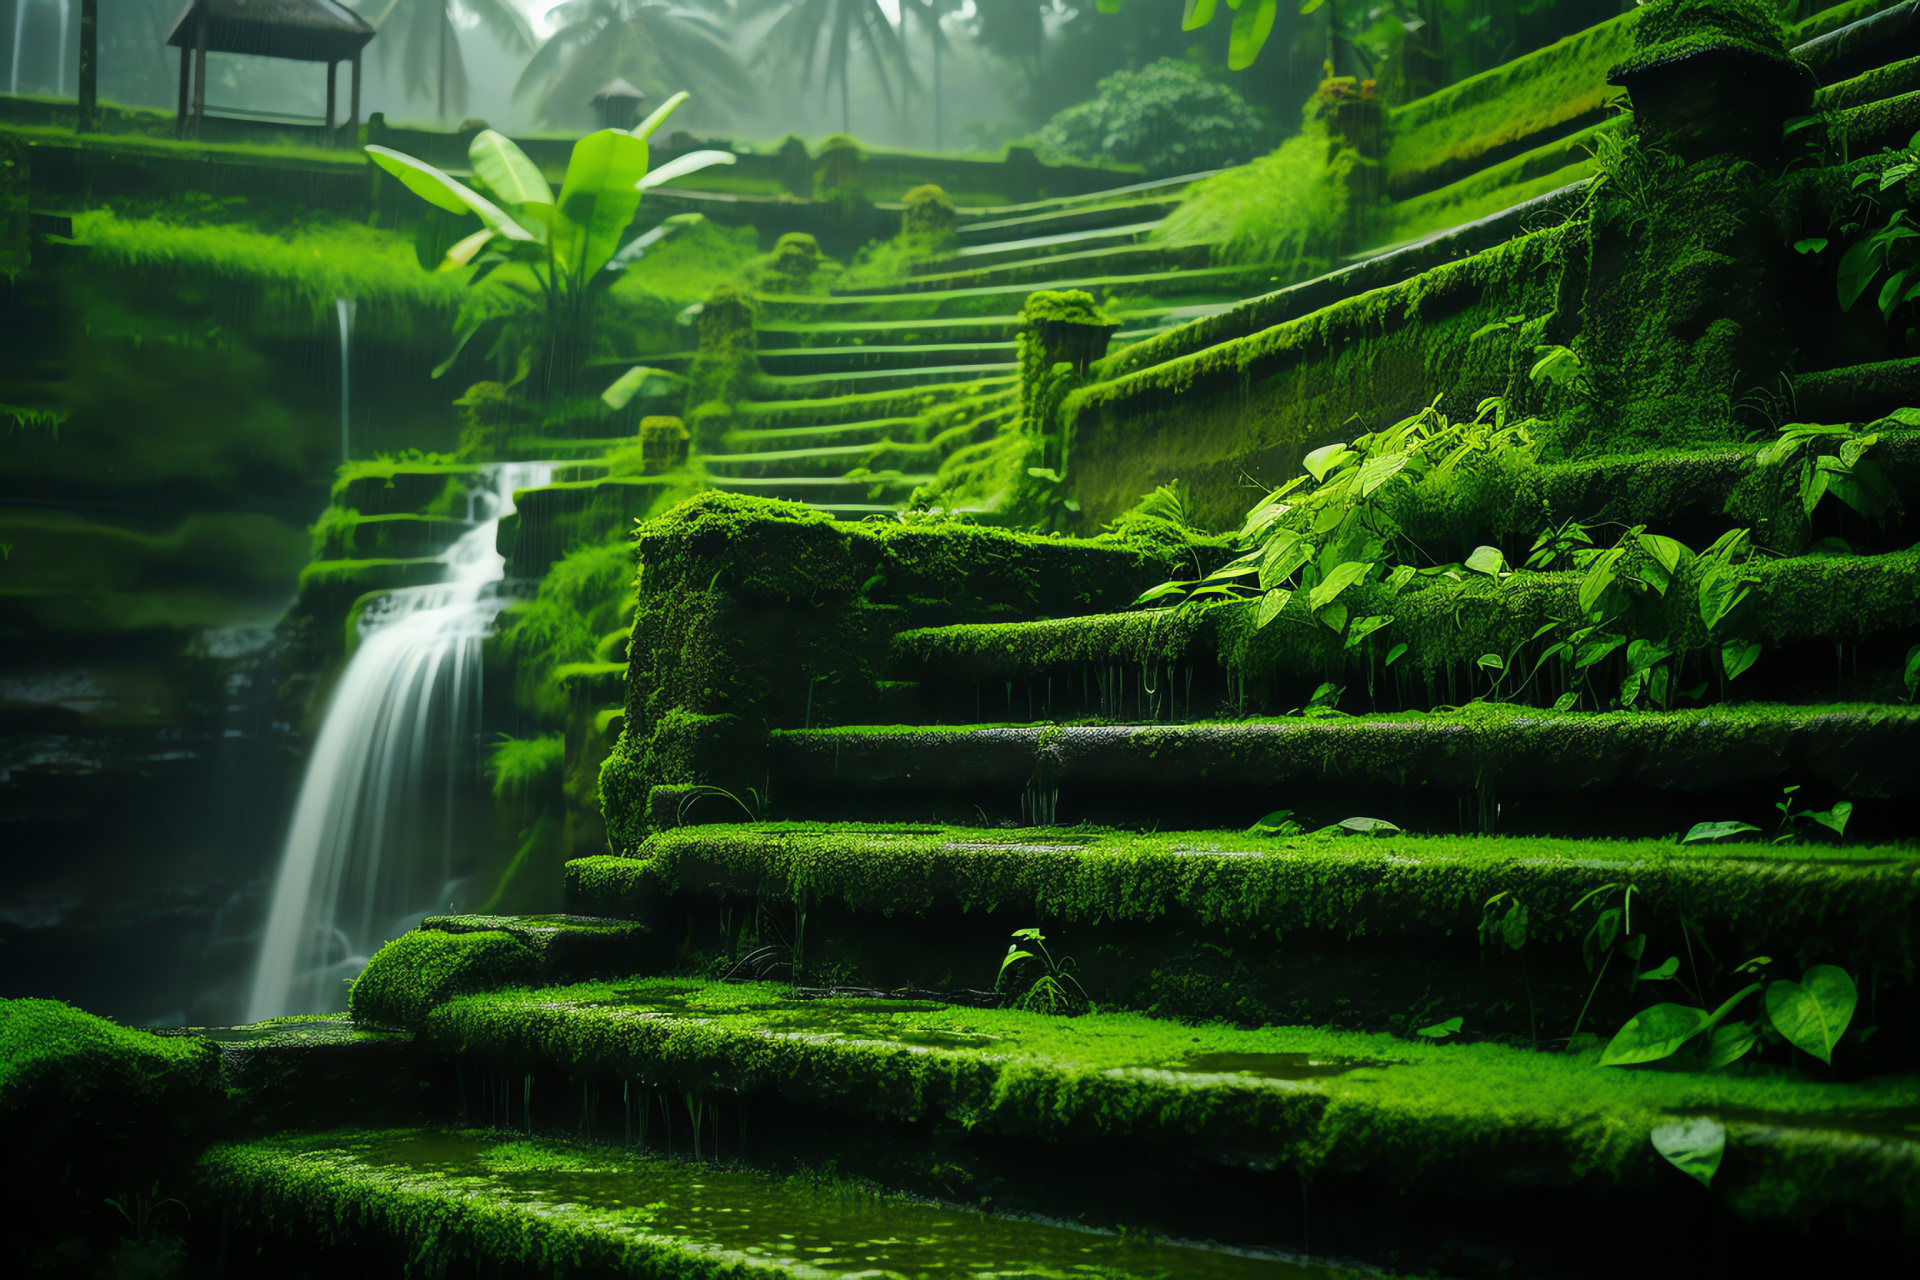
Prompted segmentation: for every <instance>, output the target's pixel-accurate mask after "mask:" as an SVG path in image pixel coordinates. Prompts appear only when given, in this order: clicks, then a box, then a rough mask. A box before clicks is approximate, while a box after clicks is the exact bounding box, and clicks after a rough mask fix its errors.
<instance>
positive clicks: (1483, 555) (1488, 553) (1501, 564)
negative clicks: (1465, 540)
mask: <svg viewBox="0 0 1920 1280" xmlns="http://www.w3.org/2000/svg"><path fill="white" fill-rule="evenodd" d="M1506 567H1507V558H1506V557H1505V556H1504V555H1502V554H1500V548H1498V547H1475V548H1474V549H1473V554H1472V555H1470V556H1468V557H1467V568H1469V569H1471V570H1473V571H1474V572H1475V573H1484V574H1486V575H1487V576H1488V577H1497V576H1498V575H1499V573H1500V571H1501V570H1502V569H1504V568H1506Z"/></svg>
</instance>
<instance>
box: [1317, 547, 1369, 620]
mask: <svg viewBox="0 0 1920 1280" xmlns="http://www.w3.org/2000/svg"><path fill="white" fill-rule="evenodd" d="M1371 568H1373V566H1372V565H1371V564H1369V563H1368V562H1366V561H1364V560H1349V561H1347V562H1346V563H1345V564H1343V565H1339V566H1337V567H1336V568H1335V569H1334V571H1333V572H1332V573H1329V574H1328V575H1327V576H1326V577H1325V578H1322V579H1321V580H1320V581H1319V582H1318V583H1316V584H1315V585H1314V587H1313V590H1311V591H1309V592H1308V593H1307V607H1308V608H1309V609H1311V610H1312V611H1313V612H1315V613H1318V612H1319V611H1320V610H1322V609H1324V608H1326V607H1327V606H1328V605H1330V604H1332V603H1333V602H1334V601H1335V600H1336V599H1338V598H1339V596H1340V593H1341V592H1343V591H1345V590H1346V589H1347V588H1348V587H1350V586H1352V585H1353V584H1354V583H1356V582H1358V581H1360V579H1361V578H1364V577H1365V576H1366V574H1367V570H1369V569H1371Z"/></svg>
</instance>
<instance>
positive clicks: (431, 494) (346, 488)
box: [333, 462, 479, 516]
mask: <svg viewBox="0 0 1920 1280" xmlns="http://www.w3.org/2000/svg"><path fill="white" fill-rule="evenodd" d="M478 472H479V468H478V467H470V466H459V465H452V464H439V463H407V462H354V463H349V464H348V465H347V466H346V467H345V468H344V469H343V472H342V474H341V476H340V478H339V479H337V480H335V481H334V482H333V505H334V506H336V507H346V508H350V509H352V510H355V511H358V512H360V513H361V514H362V515H367V516H378V515H398V514H401V513H403V512H412V513H428V514H433V515H448V516H454V515H464V514H465V512H466V505H467V504H466V495H467V490H468V485H469V482H470V481H471V480H472V479H473V478H474V476H476V475H477V474H478Z"/></svg>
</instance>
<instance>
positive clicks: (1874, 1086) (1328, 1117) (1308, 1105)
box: [425, 980, 1920, 1220]
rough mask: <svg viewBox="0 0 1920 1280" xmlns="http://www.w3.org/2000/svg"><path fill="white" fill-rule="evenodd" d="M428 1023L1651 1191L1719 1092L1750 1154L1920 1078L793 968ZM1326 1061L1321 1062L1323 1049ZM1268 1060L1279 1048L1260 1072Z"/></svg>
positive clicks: (657, 1070)
mask: <svg viewBox="0 0 1920 1280" xmlns="http://www.w3.org/2000/svg"><path fill="white" fill-rule="evenodd" d="M636 1015H645V1016H636ZM425 1029H426V1033H427V1035H428V1037H429V1038H430V1040H431V1041H432V1042H433V1043H435V1044H436V1045H438V1046H440V1047H441V1048H442V1049H443V1050H444V1051H449V1052H450V1051H454V1050H458V1051H461V1052H466V1053H475V1054H480V1055H483V1056H485V1057H487V1058H489V1059H492V1060H494V1061H502V1062H506V1063H524V1064H527V1065H528V1066H529V1067H534V1066H535V1065H536V1064H538V1066H539V1069H542V1070H552V1069H558V1070H561V1071H565V1072H568V1073H571V1074H572V1075H574V1076H576V1077H588V1076H608V1077H616V1078H637V1079H639V1080H641V1081H643V1082H646V1083H649V1084H654V1085H656V1086H661V1085H664V1086H669V1087H673V1086H682V1085H691V1084H692V1083H693V1082H695V1081H698V1082H700V1083H702V1084H704V1085H706V1086H707V1087H714V1086H718V1087H720V1088H723V1089H728V1090H735V1091H742V1092H745V1091H752V1090H758V1089H772V1088H777V1089H778V1090H780V1092H781V1093H782V1094H783V1095H784V1096H785V1097H787V1098H789V1099H794V1100H802V1101H813V1102H818V1103H823V1104H826V1105H829V1106H832V1107H835V1108H837V1109H840V1110H842V1111H847V1112H851V1113H853V1114H855V1115H874V1116H880V1115H885V1116H899V1117H911V1118H921V1119H927V1120H945V1121H949V1122H958V1123H961V1124H965V1125H967V1126H968V1127H970V1128H975V1129H979V1130H984V1131H986V1132H990V1133H999V1134H1025V1135H1035V1136H1047V1137H1066V1136H1069V1135H1072V1136H1077V1137H1083V1138H1090V1137H1108V1138H1126V1139H1131V1140H1134V1141H1159V1142H1168V1143H1176V1144H1205V1143H1209V1142H1219V1141H1226V1142H1230V1144H1231V1148H1232V1150H1234V1151H1235V1152H1241V1153H1248V1154H1253V1153H1258V1154H1259V1158H1260V1159H1261V1160H1262V1162H1263V1163H1265V1162H1269V1161H1270V1162H1272V1163H1273V1164H1277V1165H1279V1166H1280V1167H1291V1168H1294V1169H1298V1170H1300V1171H1301V1172H1303V1173H1304V1172H1312V1171H1314V1170H1316V1169H1322V1168H1339V1169H1343V1170H1346V1171H1349V1172H1354V1171H1365V1172H1366V1173H1368V1174H1370V1175H1372V1176H1374V1177H1378V1178H1380V1179H1382V1180H1383V1181H1384V1182H1385V1183H1386V1184H1387V1185H1389V1186H1393V1187H1397V1188H1402V1189H1407V1190H1415V1189H1421V1188H1440V1187H1445V1186H1448V1185H1452V1186H1456V1187H1457V1186H1458V1185H1459V1182H1460V1180H1461V1179H1463V1178H1466V1179H1472V1178H1476V1177H1479V1176H1481V1174H1482V1173H1483V1172H1484V1171H1485V1170H1487V1169H1489V1168H1514V1167H1528V1168H1541V1167H1545V1168H1551V1169H1554V1170H1555V1171H1556V1180H1564V1181H1562V1182H1561V1185H1563V1186H1572V1187H1577V1188H1581V1189H1583V1190H1585V1191H1587V1192H1589V1193H1597V1192H1600V1191H1601V1190H1602V1189H1609V1190H1613V1191H1620V1190H1632V1191H1636V1192H1640V1191H1645V1190H1648V1189H1650V1188H1652V1187H1654V1186H1657V1185H1662V1184H1660V1183H1659V1182H1657V1181H1656V1180H1657V1179H1659V1178H1662V1177H1671V1176H1672V1172H1673V1171H1672V1170H1671V1169H1667V1168H1665V1167H1664V1166H1663V1165H1662V1163H1661V1162H1660V1160H1659V1157H1658V1156H1657V1155H1655V1154H1654V1153H1653V1151H1652V1149H1651V1147H1650V1145H1649V1144H1648V1142H1647V1137H1646V1135H1647V1134H1648V1132H1649V1131H1650V1130H1651V1129H1652V1128H1654V1127H1655V1126H1656V1125H1659V1124H1661V1123H1664V1121H1665V1118H1666V1117H1667V1116H1669V1115H1670V1114H1672V1113H1673V1112H1675V1111H1681V1110H1687V1111H1695V1112H1697V1111H1706V1112H1709V1113H1714V1112H1719V1113H1722V1114H1724V1115H1725V1116H1726V1117H1727V1120H1728V1122H1729V1130H1730V1137H1729V1146H1730V1150H1731V1151H1732V1152H1735V1153H1737V1152H1740V1151H1743V1150H1746V1149H1748V1147H1749V1144H1763V1143H1765V1142H1767V1141H1768V1140H1769V1138H1770V1136H1771V1135H1770V1133H1769V1132H1768V1130H1767V1126H1766V1123H1765V1122H1760V1123H1755V1122H1754V1121H1752V1120H1746V1121H1743V1120H1742V1119H1741V1118H1740V1117H1741V1116H1742V1115H1746V1116H1752V1115H1754V1114H1756V1113H1764V1114H1765V1115H1767V1116H1769V1117H1779V1121H1776V1123H1778V1122H1781V1121H1785V1119H1786V1118H1787V1117H1794V1118H1795V1119H1794V1120H1793V1121H1792V1127H1805V1128H1809V1129H1818V1128H1821V1127H1822V1126H1823V1124H1828V1125H1830V1124H1835V1123H1838V1117H1840V1116H1842V1115H1846V1114H1848V1113H1849V1111H1851V1112H1852V1113H1853V1114H1855V1115H1858V1114H1861V1113H1863V1112H1868V1113H1873V1112H1878V1113H1884V1112H1886V1111H1889V1110H1893V1109H1899V1108H1906V1107H1912V1106H1914V1105H1915V1103H1916V1100H1920V1077H1914V1076H1896V1077H1889V1078H1886V1079H1882V1080H1876V1081H1870V1082H1863V1083H1858V1084H1850V1085H1848V1084H1829V1083H1825V1082H1821V1083H1814V1082H1811V1081H1807V1080H1804V1079H1801V1078H1797V1077H1796V1076H1794V1075H1792V1074H1767V1075H1762V1074H1742V1073H1705V1072H1691V1071H1631V1070H1618V1069H1614V1070H1603V1069H1601V1068H1599V1067H1598V1066H1597V1065H1596V1061H1597V1053H1596V1052H1595V1051H1587V1052H1571V1053H1564V1054H1557V1055H1553V1054H1534V1053H1527V1052H1523V1051H1517V1050H1512V1049H1507V1048H1504V1047H1501V1046H1497V1045H1490V1044H1478V1045H1456V1046H1432V1045H1425V1044H1415V1043H1409V1042H1407V1041H1402V1040H1396V1039H1394V1038H1392V1037H1389V1036H1382V1035H1367V1034H1356V1033H1341V1032H1330V1031H1321V1030H1315V1029H1311V1028H1304V1027H1267V1028H1262V1029H1260V1030H1257V1031H1246V1030H1236V1029H1233V1028H1229V1027H1225V1026H1222V1025H1219V1024H1211V1025H1207V1026H1201V1027H1188V1026H1182V1025H1180V1024H1177V1023H1168V1022H1160V1021H1155V1020H1152V1019H1148V1018H1144V1017H1140V1016H1138V1015H1132V1014H1106V1013H1098V1014H1092V1015H1089V1016H1086V1017H1080V1018H1071V1019H1068V1018H1050V1017H1047V1016H1045V1015H1040V1014H1030V1013H1020V1012H1014V1011H1003V1010H972V1009H958V1008H943V1007H940V1006H929V1005H925V1004H913V1003H909V1002H889V1001H835V1000H809V1001H804V1002H796V1001H790V1000H788V999H787V998H786V996H785V989H784V988H773V987H767V986H753V985H732V984H721V985H709V986H699V987H691V988H690V987H689V985H688V984H687V983H686V982H685V981H684V980H679V981H674V980H630V981H628V982H624V983H619V984H610V985H599V986H583V987H575V988H567V989H561V990H548V991H543V992H541V993H539V994H538V996H527V995H521V994H517V993H503V994H497V995H485V996H475V997H469V998H467V999H464V1000H459V1001H455V1002H453V1003H451V1004H448V1005H445V1006H442V1007H441V1008H439V1009H438V1010H436V1011H435V1012H434V1013H433V1015H431V1017H430V1018H429V1019H428V1021H427V1024H426V1028H425ZM1229 1054H1230V1055H1246V1056H1244V1057H1240V1058H1239V1059H1238V1064H1239V1065H1244V1066H1252V1067H1253V1069H1252V1070H1243V1071H1241V1072H1240V1073H1236V1072H1235V1070H1234V1068H1233V1067H1229V1068H1227V1069H1226V1070H1221V1069H1220V1068H1218V1067H1214V1068H1213V1069H1211V1070H1209V1064H1210V1063H1213V1062H1218V1061H1221V1059H1220V1058H1217V1057H1215V1055H1229ZM1279 1055H1289V1056H1279ZM1303 1055H1304V1056H1303ZM1229 1061H1231V1060H1229ZM1308 1062H1319V1063H1322V1064H1325V1065H1324V1066H1323V1067H1322V1069H1321V1070H1319V1071H1309V1070H1306V1069H1305V1067H1306V1064H1307V1063H1308ZM1261 1063H1266V1064H1271V1065H1270V1066H1269V1067H1268V1068H1267V1074H1265V1075H1263V1074H1262V1073H1261V1071H1260V1068H1259V1066H1258V1065H1257V1064H1261ZM1327 1067H1331V1068H1333V1070H1331V1071H1329V1070H1327V1069H1326V1068H1327ZM1342 1068H1344V1069H1342ZM1303 1076H1304V1077H1305V1078H1301V1077H1303ZM1276 1077H1277V1078H1276ZM1289 1077H1291V1078H1289ZM1828 1117H1832V1119H1831V1120H1829V1119H1827V1118H1828ZM1176 1149H1177V1148H1176ZM1878 1149H1879V1148H1878V1143H1877V1142H1874V1141H1872V1140H1867V1141H1863V1142H1861V1143H1859V1144H1857V1145H1856V1147H1855V1149H1854V1150H1853V1151H1852V1152H1850V1153H1849V1155H1850V1156H1851V1157H1852V1159H1851V1160H1849V1162H1848V1163H1849V1164H1850V1165H1851V1166H1852V1167H1853V1169H1855V1170H1856V1171H1858V1172H1860V1173H1867V1174H1868V1176H1865V1177H1861V1178H1859V1179H1858V1180H1857V1181H1855V1182H1854V1183H1853V1184H1852V1185H1853V1187H1854V1188H1855V1189H1856V1191H1857V1193H1858V1194H1859V1195H1861V1196H1862V1197H1865V1198H1870V1199H1872V1200H1873V1201H1874V1202H1875V1203H1879V1204H1886V1203H1891V1204H1893V1205H1896V1206H1904V1205H1905V1204H1906V1203H1907V1201H1908V1198H1909V1197H1910V1196H1911V1195H1912V1183H1911V1180H1910V1177H1909V1175H1908V1172H1907V1169H1906V1158H1905V1157H1904V1156H1902V1157H1900V1158H1898V1159H1895V1160H1893V1161H1891V1162H1890V1163H1887V1164H1882V1165H1879V1166H1878V1168H1877V1169H1876V1168H1875V1165H1876V1153H1877V1151H1878ZM1732 1164H1733V1161H1732V1160H1729V1166H1730V1167H1731V1166H1732ZM1870 1170H1872V1171H1873V1172H1871V1173H1868V1171H1870ZM1732 1181H1733V1179H1729V1182H1732ZM1795 1185H1797V1184H1796V1183H1795V1182H1794V1181H1789V1180H1783V1185H1781V1186H1779V1187H1778V1188H1770V1189H1773V1190H1774V1191H1775V1195H1776V1197H1777V1198H1776V1199H1775V1200H1774V1202H1773V1206H1772V1207H1775V1208H1778V1207H1783V1202H1784V1205H1791V1204H1792V1203H1793V1202H1794V1201H1795V1200H1797V1199H1798V1198H1799V1196H1798V1194H1797V1193H1796V1192H1795V1191H1794V1190H1793V1188H1794V1186H1795ZM1813 1194H1814V1195H1815V1196H1816V1197H1818V1196H1819V1195H1820V1194H1821V1193H1818V1192H1815V1193H1813ZM1744 1203H1753V1202H1744ZM1756 1207H1757V1205H1756ZM1789 1220H1791V1219H1789Z"/></svg>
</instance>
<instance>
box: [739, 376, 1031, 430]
mask: <svg viewBox="0 0 1920 1280" xmlns="http://www.w3.org/2000/svg"><path fill="white" fill-rule="evenodd" d="M761 389H762V390H767V389H768V388H761ZM1018 395H1019V387H1018V381H1017V379H1016V378H1014V377H1013V376H1011V375H1007V376H1002V377H980V378H969V379H967V380H965V381H959V382H943V383H935V384H931V385H925V386H907V387H898V388H894V389H892V390H872V389H868V390H864V391H853V392H847V393H845V394H839V395H828V394H821V395H819V396H817V397H815V396H808V397H806V398H804V399H799V398H796V399H789V400H774V399H755V400H750V401H742V402H741V403H739V404H737V405H735V406H734V422H735V424H736V425H738V426H739V427H740V428H742V429H744V430H751V431H772V430H783V429H786V428H790V427H812V426H828V425H835V424H840V423H850V422H859V421H863V420H864V421H873V420H878V419H882V418H899V417H903V416H907V415H919V414H925V413H929V412H931V411H933V410H936V409H944V408H949V407H950V408H951V409H952V410H954V411H956V412H958V411H962V410H965V409H967V408H971V407H979V408H982V409H990V408H997V407H999V406H1000V405H1002V404H1003V403H1005V402H1006V401H1009V400H1014V399H1016V398H1017V397H1018Z"/></svg>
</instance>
